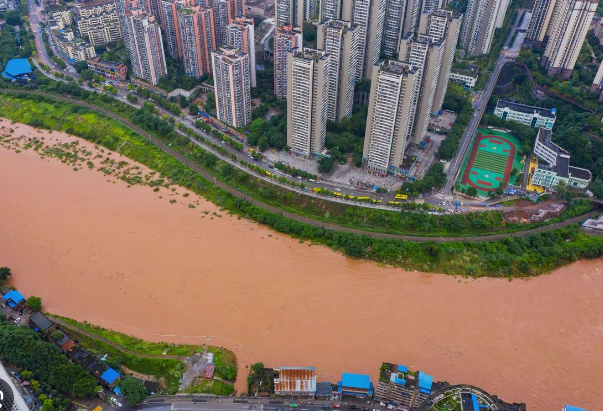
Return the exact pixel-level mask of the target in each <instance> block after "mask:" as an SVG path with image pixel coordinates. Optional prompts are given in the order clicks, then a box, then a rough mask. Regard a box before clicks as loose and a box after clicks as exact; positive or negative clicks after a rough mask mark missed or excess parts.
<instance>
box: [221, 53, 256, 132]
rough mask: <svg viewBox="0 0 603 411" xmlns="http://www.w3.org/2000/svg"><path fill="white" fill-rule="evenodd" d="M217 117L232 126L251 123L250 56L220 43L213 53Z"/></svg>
mask: <svg viewBox="0 0 603 411" xmlns="http://www.w3.org/2000/svg"><path fill="white" fill-rule="evenodd" d="M212 61H213V72H214V93H215V96H216V111H217V113H218V119H219V120H221V121H223V122H225V123H227V124H229V125H231V126H232V127H243V126H246V125H247V124H249V123H251V94H250V80H249V77H250V76H249V56H248V55H247V54H245V53H243V52H242V51H240V50H235V49H231V48H227V47H221V48H219V49H218V50H216V51H214V52H213V53H212Z"/></svg>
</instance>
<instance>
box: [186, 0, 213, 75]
mask: <svg viewBox="0 0 603 411" xmlns="http://www.w3.org/2000/svg"><path fill="white" fill-rule="evenodd" d="M213 23H214V20H213V10H212V9H209V8H206V7H198V6H195V7H190V8H188V7H187V8H182V9H179V10H178V30H179V37H180V42H181V47H182V60H183V62H184V70H185V72H186V74H187V75H188V76H193V77H201V76H202V75H203V74H208V75H211V73H212V70H211V52H212V51H214V50H215V48H216V35H215V33H214V24H213Z"/></svg>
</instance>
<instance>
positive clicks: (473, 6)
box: [461, 0, 508, 55]
mask: <svg viewBox="0 0 603 411" xmlns="http://www.w3.org/2000/svg"><path fill="white" fill-rule="evenodd" d="M505 4H508V3H505V0H469V3H468V4H467V11H466V13H465V18H464V24H463V28H462V31H461V47H462V48H463V49H465V51H466V52H467V54H469V55H479V54H486V53H488V52H489V51H490V46H491V45H492V38H493V36H494V30H495V29H496V20H497V18H498V15H499V13H503V14H504V13H505V12H506V8H505ZM501 7H502V8H501Z"/></svg>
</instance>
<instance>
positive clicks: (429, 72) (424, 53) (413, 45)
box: [399, 35, 445, 144]
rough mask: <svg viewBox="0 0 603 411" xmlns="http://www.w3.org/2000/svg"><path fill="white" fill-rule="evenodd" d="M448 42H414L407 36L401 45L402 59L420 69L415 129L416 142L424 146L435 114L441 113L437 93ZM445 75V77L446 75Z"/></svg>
mask: <svg viewBox="0 0 603 411" xmlns="http://www.w3.org/2000/svg"><path fill="white" fill-rule="evenodd" d="M444 50H445V41H444V39H436V38H433V37H430V36H425V35H419V37H418V38H417V39H416V40H414V39H412V38H410V37H409V36H406V37H404V38H403V39H402V41H401V42H400V49H399V55H400V58H402V59H404V61H408V62H409V63H410V64H412V65H413V67H416V68H417V77H418V82H419V89H418V90H417V92H416V95H415V101H416V106H417V114H416V117H415V124H414V129H413V135H412V137H413V142H415V143H417V144H418V143H420V142H421V140H423V138H424V137H425V134H426V133H427V127H428V126H429V119H430V117H431V114H432V113H433V112H434V108H435V111H437V110H439V107H435V106H434V100H435V96H436V90H437V85H438V79H439V76H440V71H441V69H442V61H443V59H444ZM443 74H444V73H443Z"/></svg>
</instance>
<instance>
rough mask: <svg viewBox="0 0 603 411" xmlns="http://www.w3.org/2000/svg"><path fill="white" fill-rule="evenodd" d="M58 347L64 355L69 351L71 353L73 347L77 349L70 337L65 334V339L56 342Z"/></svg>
mask: <svg viewBox="0 0 603 411" xmlns="http://www.w3.org/2000/svg"><path fill="white" fill-rule="evenodd" d="M56 345H57V346H58V347H59V348H60V349H61V351H63V352H64V353H66V352H67V351H69V350H71V349H72V348H73V347H75V344H74V342H73V340H72V339H71V338H69V336H68V335H67V334H63V338H61V339H60V340H58V341H56Z"/></svg>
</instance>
